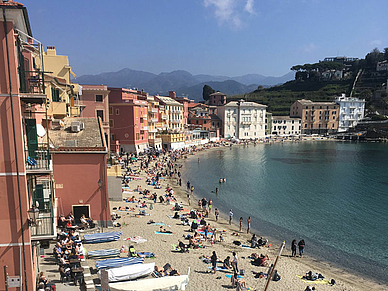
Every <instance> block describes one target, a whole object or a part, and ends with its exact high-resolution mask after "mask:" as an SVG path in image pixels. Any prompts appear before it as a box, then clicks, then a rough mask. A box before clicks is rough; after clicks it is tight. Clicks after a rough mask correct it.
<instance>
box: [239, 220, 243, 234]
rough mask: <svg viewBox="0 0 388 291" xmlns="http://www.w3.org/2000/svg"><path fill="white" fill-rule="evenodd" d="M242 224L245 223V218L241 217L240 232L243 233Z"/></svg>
mask: <svg viewBox="0 0 388 291" xmlns="http://www.w3.org/2000/svg"><path fill="white" fill-rule="evenodd" d="M242 223H243V218H242V217H240V232H241V231H242Z"/></svg>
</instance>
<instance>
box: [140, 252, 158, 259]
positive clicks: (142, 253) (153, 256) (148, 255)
mask: <svg viewBox="0 0 388 291" xmlns="http://www.w3.org/2000/svg"><path fill="white" fill-rule="evenodd" d="M136 253H137V254H138V255H139V256H141V257H145V258H155V254H154V253H151V252H136Z"/></svg>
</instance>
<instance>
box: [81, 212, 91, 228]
mask: <svg viewBox="0 0 388 291" xmlns="http://www.w3.org/2000/svg"><path fill="white" fill-rule="evenodd" d="M80 221H81V226H82V227H84V228H89V222H88V220H87V219H86V217H85V214H82V215H81V218H80Z"/></svg>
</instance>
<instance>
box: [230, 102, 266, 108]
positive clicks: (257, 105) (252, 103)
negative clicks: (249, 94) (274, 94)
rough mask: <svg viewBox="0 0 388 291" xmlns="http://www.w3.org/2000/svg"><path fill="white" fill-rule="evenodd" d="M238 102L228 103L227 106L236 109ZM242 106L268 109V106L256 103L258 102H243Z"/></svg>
mask: <svg viewBox="0 0 388 291" xmlns="http://www.w3.org/2000/svg"><path fill="white" fill-rule="evenodd" d="M238 103H239V102H238V101H230V102H229V103H227V104H226V105H225V106H230V107H232V106H234V107H237V106H238ZM240 106H251V107H263V108H265V107H267V105H263V104H259V103H256V102H250V101H249V102H246V101H241V102H240Z"/></svg>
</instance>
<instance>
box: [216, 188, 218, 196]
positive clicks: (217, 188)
mask: <svg viewBox="0 0 388 291" xmlns="http://www.w3.org/2000/svg"><path fill="white" fill-rule="evenodd" d="M217 194H218V187H216V195H217Z"/></svg>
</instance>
